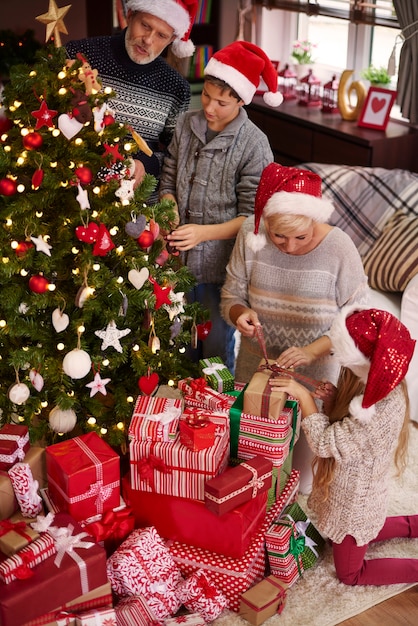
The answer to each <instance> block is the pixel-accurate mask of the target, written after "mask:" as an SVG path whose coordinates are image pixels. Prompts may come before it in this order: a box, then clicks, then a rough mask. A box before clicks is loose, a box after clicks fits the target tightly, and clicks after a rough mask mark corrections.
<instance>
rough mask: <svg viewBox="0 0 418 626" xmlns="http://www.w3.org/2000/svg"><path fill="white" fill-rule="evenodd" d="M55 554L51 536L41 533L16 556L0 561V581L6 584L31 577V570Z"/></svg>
mask: <svg viewBox="0 0 418 626" xmlns="http://www.w3.org/2000/svg"><path fill="white" fill-rule="evenodd" d="M55 553H56V548H55V543H54V540H53V538H52V537H51V535H49V534H48V533H42V534H41V535H40V536H39V537H38V539H35V540H34V541H32V542H31V543H30V544H29V545H27V546H26V547H25V548H23V549H22V550H19V552H18V553H17V554H14V555H13V556H10V557H9V558H8V559H5V560H1V559H0V580H1V581H2V582H4V583H6V584H8V583H11V582H12V581H13V580H16V579H17V578H18V579H24V578H29V577H30V576H31V575H32V576H33V572H31V570H32V569H33V568H34V567H35V566H36V565H38V564H39V563H42V561H45V559H47V558H48V557H50V556H52V555H53V554H55Z"/></svg>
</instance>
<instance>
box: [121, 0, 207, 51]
mask: <svg viewBox="0 0 418 626" xmlns="http://www.w3.org/2000/svg"><path fill="white" fill-rule="evenodd" d="M126 6H127V8H128V9H130V10H131V11H142V12H143V13H149V14H150V15H154V16H155V17H158V18H159V19H160V20H163V21H164V22H166V23H167V24H168V25H169V26H171V28H172V29H173V30H174V35H175V39H174V41H173V44H172V50H173V52H174V54H175V55H176V56H177V57H179V58H185V57H190V56H192V54H193V52H194V50H195V47H194V45H193V42H192V41H191V40H190V39H189V37H190V31H191V30H192V26H193V23H194V21H195V18H196V14H197V8H198V0H128V2H127V4H126Z"/></svg>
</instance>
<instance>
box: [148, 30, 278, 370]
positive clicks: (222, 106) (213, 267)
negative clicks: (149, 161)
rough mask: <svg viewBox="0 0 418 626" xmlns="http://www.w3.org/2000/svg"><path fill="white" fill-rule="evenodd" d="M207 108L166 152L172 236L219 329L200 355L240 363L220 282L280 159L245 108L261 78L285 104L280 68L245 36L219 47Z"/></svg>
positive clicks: (184, 123)
mask: <svg viewBox="0 0 418 626" xmlns="http://www.w3.org/2000/svg"><path fill="white" fill-rule="evenodd" d="M204 76H205V77H204V84H203V90H202V95H201V101H202V109H201V110H199V111H189V112H188V113H186V114H184V115H183V116H181V117H180V118H179V120H178V122H177V125H176V130H175V133H174V137H173V139H172V141H171V143H170V145H169V148H168V156H166V157H165V159H164V164H163V170H162V177H161V185H160V196H161V198H168V199H171V200H174V201H175V202H176V204H177V207H178V215H179V225H178V226H177V227H176V228H175V229H174V230H173V231H172V232H171V233H170V234H169V235H168V236H167V241H168V244H169V245H170V246H172V247H174V248H176V249H177V250H178V251H179V252H180V253H181V256H182V260H183V262H184V264H185V265H187V267H188V268H189V269H190V271H191V272H192V273H193V274H194V276H195V278H196V280H197V283H198V284H197V286H196V288H195V289H194V292H193V293H192V294H188V295H189V299H190V300H192V301H199V302H200V303H201V304H202V305H203V306H204V307H205V308H206V309H209V310H210V320H211V322H212V330H211V332H210V334H209V336H208V337H207V339H205V341H204V342H200V344H199V350H198V352H199V353H198V354H197V355H194V356H195V358H197V359H200V358H208V357H212V356H220V357H221V358H222V360H223V362H224V363H225V365H226V366H227V367H228V369H230V371H231V372H233V371H234V362H235V356H234V329H233V328H231V327H230V326H228V325H227V324H226V323H225V322H224V320H223V319H222V318H221V315H220V312H219V304H220V290H221V287H222V284H223V282H224V280H225V268H226V265H227V263H228V260H229V256H230V254H231V251H232V248H233V245H234V241H235V236H236V234H237V232H238V230H239V228H240V226H241V224H242V223H243V222H244V220H245V219H246V218H247V217H248V216H249V215H250V214H252V212H253V210H254V200H255V193H256V189H257V185H258V182H259V179H260V176H261V173H262V171H263V169H264V168H265V166H266V165H267V164H268V163H271V162H272V161H273V153H272V151H271V148H270V145H269V142H268V139H267V137H266V135H265V134H264V133H263V132H262V131H261V130H260V129H259V128H258V127H257V126H255V124H253V123H252V122H251V121H250V120H249V119H248V116H247V113H246V111H245V110H244V109H243V105H244V104H249V103H250V102H251V100H252V98H253V96H254V94H255V92H256V89H257V88H258V86H259V83H260V80H261V78H262V79H263V80H264V81H265V83H266V85H267V86H268V89H269V91H268V92H267V93H265V94H264V100H265V101H266V102H267V104H270V105H271V106H279V104H281V102H282V99H283V98H282V96H281V94H280V93H279V92H278V78H277V71H276V70H275V68H274V66H273V64H272V63H271V61H270V60H269V59H268V57H267V56H266V54H265V53H264V52H263V51H262V50H261V49H260V48H258V46H255V45H254V44H252V43H248V42H245V41H237V42H234V43H232V44H230V45H229V46H226V47H225V48H223V49H222V50H220V51H218V52H216V53H215V54H214V55H213V56H212V57H211V59H210V60H209V62H208V64H207V65H206V67H205V70H204Z"/></svg>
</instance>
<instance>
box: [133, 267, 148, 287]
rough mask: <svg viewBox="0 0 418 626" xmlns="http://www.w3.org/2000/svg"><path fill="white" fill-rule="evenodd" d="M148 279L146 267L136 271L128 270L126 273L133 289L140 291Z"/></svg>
mask: <svg viewBox="0 0 418 626" xmlns="http://www.w3.org/2000/svg"><path fill="white" fill-rule="evenodd" d="M148 278H149V269H148V268H147V267H142V268H141V269H140V270H139V271H138V270H129V272H128V280H129V282H130V283H132V285H133V286H134V287H135V289H141V287H143V285H144V284H145V282H146V281H147V280H148Z"/></svg>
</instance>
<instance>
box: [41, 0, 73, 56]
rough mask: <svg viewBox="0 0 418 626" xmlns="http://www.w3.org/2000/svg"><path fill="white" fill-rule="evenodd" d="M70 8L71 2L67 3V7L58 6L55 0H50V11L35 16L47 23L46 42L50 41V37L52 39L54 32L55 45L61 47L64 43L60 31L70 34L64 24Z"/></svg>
mask: <svg viewBox="0 0 418 626" xmlns="http://www.w3.org/2000/svg"><path fill="white" fill-rule="evenodd" d="M70 9H71V4H67V6H65V7H61V8H58V7H57V3H56V2H55V0H49V8H48V13H42V15H38V16H37V17H36V18H35V19H37V20H38V22H41V23H42V24H45V25H46V38H45V43H46V42H47V41H48V39H50V37H51V35H52V34H53V35H54V40H55V41H54V43H55V47H56V48H60V47H61V45H62V44H61V36H60V33H64V35H68V31H67V29H66V27H65V24H64V17H65V16H66V15H67V13H68V11H69V10H70Z"/></svg>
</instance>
